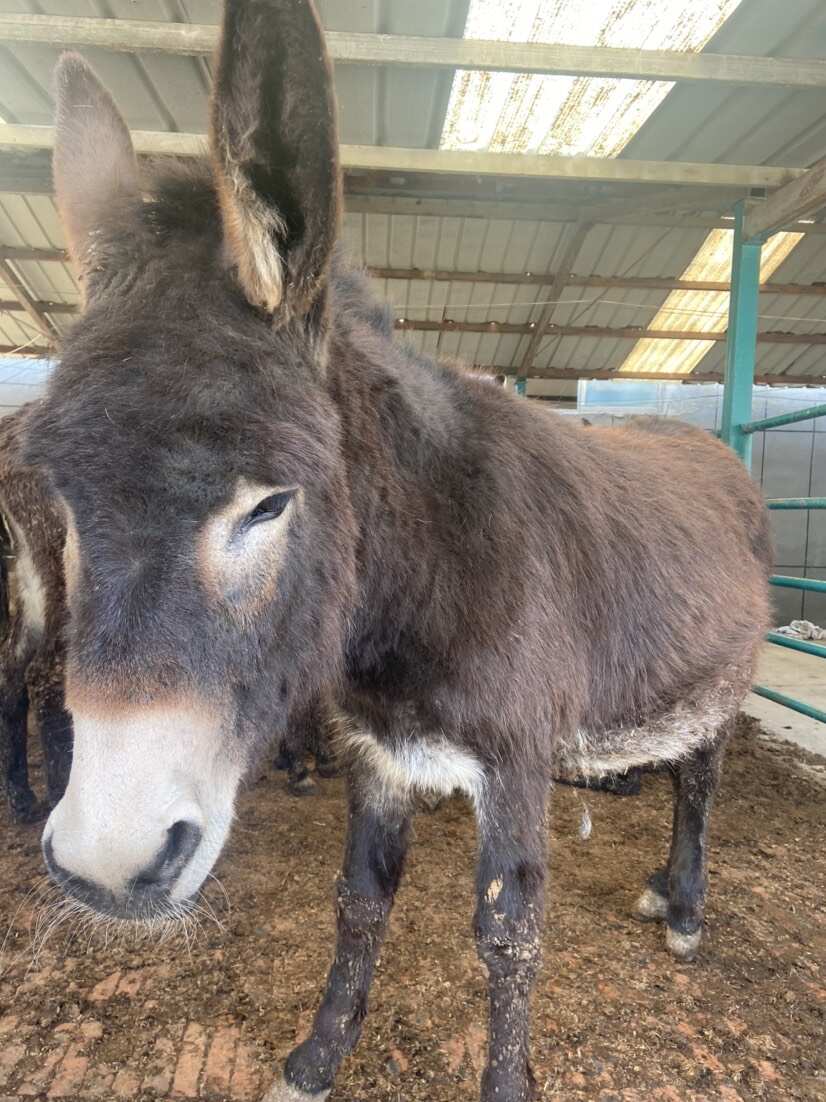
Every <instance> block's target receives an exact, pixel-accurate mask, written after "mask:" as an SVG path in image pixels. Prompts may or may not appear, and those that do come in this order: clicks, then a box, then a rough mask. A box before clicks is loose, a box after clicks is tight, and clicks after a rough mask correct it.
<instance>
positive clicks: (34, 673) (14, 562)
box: [0, 406, 72, 822]
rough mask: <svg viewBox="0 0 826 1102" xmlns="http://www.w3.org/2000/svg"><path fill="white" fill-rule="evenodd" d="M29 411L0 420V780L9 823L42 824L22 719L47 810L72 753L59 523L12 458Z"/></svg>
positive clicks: (42, 491) (40, 483) (38, 479)
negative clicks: (38, 763)
mask: <svg viewBox="0 0 826 1102" xmlns="http://www.w3.org/2000/svg"><path fill="white" fill-rule="evenodd" d="M33 408H34V406H24V407H23V408H22V409H20V410H18V411H17V412H15V413H13V414H10V415H9V416H7V417H3V418H2V419H0V556H2V557H0V616H1V617H2V624H0V777H2V781H3V786H4V788H5V793H6V798H7V800H8V804H9V813H10V816H11V818H12V820H13V821H16V822H31V821H33V820H35V819H38V818H41V817H45V809H44V807H43V805H42V804H40V803H38V801H37V800H36V799H35V795H34V792H32V789H31V786H30V784H29V769H28V727H29V716H30V715H33V716H34V718H35V721H36V723H37V727H38V729H39V734H40V741H41V744H42V746H43V765H44V772H45V775H46V804H47V805H48V806H49V807H54V805H55V804H56V803H57V801H58V800H59V799H60V797H61V796H62V795H63V792H64V790H65V788H66V782H67V780H68V778H69V764H70V762H71V753H72V724H71V720H70V719H69V716H68V713H67V712H66V710H65V708H64V706H63V627H64V621H65V618H66V602H65V598H64V592H63V562H62V557H63V537H64V526H63V517H62V514H61V510H60V506H59V504H58V503H57V502H56V501H54V500H53V497H52V494H51V492H50V490H49V488H48V486H47V485H46V483H45V480H44V479H43V477H42V474H41V473H40V472H39V471H37V470H35V469H34V468H32V467H28V466H26V465H25V464H24V463H23V462H22V461H21V455H20V449H21V445H22V438H23V429H24V425H25V421H26V417H27V416H28V413H29V412H30V411H31V409H33Z"/></svg>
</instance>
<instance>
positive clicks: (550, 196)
mask: <svg viewBox="0 0 826 1102" xmlns="http://www.w3.org/2000/svg"><path fill="white" fill-rule="evenodd" d="M319 6H320V9H321V14H322V18H323V21H324V23H325V26H326V27H327V29H328V31H329V32H332V33H331V35H330V42H331V48H332V52H333V54H334V57H335V58H336V85H337V92H338V98H339V103H340V114H341V136H342V142H343V143H344V146H345V148H344V151H343V163H344V165H345V169H346V201H347V214H346V217H345V221H344V237H345V241H346V243H347V246H348V248H349V250H350V252H351V254H352V256H353V258H354V260H355V261H357V262H358V263H362V264H365V265H367V266H368V267H369V268H370V269H371V272H372V273H373V276H374V279H375V282H376V286H377V290H378V292H379V294H380V295H382V296H383V297H384V298H386V299H387V301H389V302H390V303H391V304H392V305H393V308H394V312H395V315H396V317H397V324H398V326H399V329H400V330H403V337H404V339H407V340H409V341H411V342H412V343H413V344H414V345H416V346H417V347H419V348H422V349H424V350H427V351H429V352H432V353H442V354H444V355H448V356H458V357H460V358H462V359H465V360H467V361H469V362H472V363H477V364H481V365H485V366H489V367H496V368H497V369H499V370H502V371H505V372H507V373H509V374H513V375H523V376H527V377H529V379H530V380H531V382H530V383H529V389H530V390H533V391H535V392H539V391H543V392H544V393H546V394H553V395H557V396H560V397H564V396H568V397H570V396H572V395H573V394H574V393H575V390H576V378H577V376H578V375H579V374H581V373H588V374H594V373H605V372H619V373H620V374H634V373H638V372H640V371H645V372H658V373H662V372H665V373H666V374H667V373H670V372H674V371H676V372H680V371H691V372H692V373H693V374H694V375H695V376H696V377H705V376H707V375H714V374H719V373H720V371H721V370H722V363H723V358H724V355H725V352H724V349H725V344H724V340H723V339H722V338H723V337H724V335H725V309H726V299H727V296H726V292H725V290H724V289H722V290H721V289H720V284H725V282H726V280H727V271H726V265H725V263H723V264H722V267H721V264H720V256H721V249H722V251H723V253H724V252H725V249H726V248H727V242H726V238H727V237H728V236H730V234H729V232H728V227H730V226H731V211H732V207H733V204H734V202H735V201H737V200H738V199H747V200H749V201H752V202H754V203H760V202H765V199H764V197H765V196H766V195H770V194H772V193H773V192H775V191H776V190H778V189H779V188H781V187H782V186H783V185H784V184H786V183H787V182H789V181H792V180H793V179H794V178H795V177H796V176H798V175H799V174H800V170H803V169H806V168H808V167H809V166H811V165H813V164H815V163H816V162H818V161H819V160H821V159H822V158H823V157H824V156H826V107H825V106H824V105H826V95H825V94H824V93H826V62H823V61H818V60H817V59H819V58H824V57H826V9H825V8H824V5H823V4H822V2H821V0H796V2H795V3H794V4H778V3H777V2H776V0H739V2H738V0H702V2H699V0H697V2H695V3H694V4H692V5H686V4H685V3H682V2H681V3H675V2H673V0H595V2H594V3H593V4H588V5H583V4H582V3H581V2H580V0H496V2H495V3H493V2H492V0H417V2H416V3H415V4H411V3H409V0H321V2H320V5H319ZM3 9H4V12H5V14H0V116H2V120H3V122H4V124H5V125H3V126H0V280H1V281H2V286H0V298H1V299H2V304H0V346H2V347H3V349H4V351H6V352H7V353H8V352H10V351H11V350H19V352H20V353H22V354H28V353H31V352H32V351H35V352H36V351H37V350H39V349H44V348H47V347H49V346H50V345H51V344H52V343H53V342H57V341H59V336H60V334H61V333H62V332H63V331H65V328H66V326H67V325H69V324H70V323H71V318H72V310H73V308H74V306H75V305H76V303H77V301H78V292H77V287H76V285H75V282H74V280H73V277H72V274H71V271H70V269H69V268H68V266H67V265H66V264H65V262H64V261H63V259H62V258H61V254H60V249H61V248H62V246H63V241H62V237H61V232H60V227H59V224H58V220H57V216H56V212H55V208H54V204H53V201H52V198H51V194H50V192H51V184H50V173H49V167H48V146H49V144H50V140H51V138H50V131H49V130H48V129H46V128H48V127H49V125H50V123H51V119H52V97H51V92H50V81H51V71H52V69H53V66H54V62H55V60H56V57H57V55H58V53H59V49H60V46H61V45H71V46H76V47H77V48H80V49H81V51H82V52H83V53H84V55H85V56H87V57H88V58H89V60H90V61H91V62H92V63H93V64H94V65H95V67H96V68H97V70H98V72H99V73H100V75H101V77H102V78H103V80H104V82H105V83H106V84H107V86H108V87H109V88H110V89H111V90H112V91H113V92H114V93H115V95H116V98H117V100H118V103H119V105H120V107H121V109H122V110H123V112H124V114H125V116H126V118H127V121H128V122H129V124H130V126H131V127H133V128H134V130H136V131H140V132H143V133H142V134H141V135H139V137H140V140H141V142H142V143H143V145H144V148H147V149H157V148H173V149H175V148H179V149H181V150H182V151H183V152H188V151H189V152H191V151H192V149H193V148H195V147H197V145H198V142H197V141H193V139H192V138H191V137H190V135H198V134H201V133H202V132H203V129H204V125H205V120H206V97H207V93H208V88H209V82H210V64H209V60H208V57H209V50H210V48H211V46H212V44H213V43H214V40H215V34H216V32H215V24H216V23H217V22H218V20H219V17H220V4H219V3H218V2H217V0H5V3H4V4H3ZM583 11H587V13H588V16H589V18H588V19H587V20H583V19H582V18H581V13H582V12H583ZM577 13H579V17H578V14H577ZM503 28H504V29H505V30H504V31H503ZM503 33H507V35H508V36H509V38H510V39H511V41H510V43H509V45H508V46H506V47H505V46H502V45H501V43H499V42H494V43H490V42H484V41H480V39H484V38H486V37H487V38H490V37H491V36H492V35H496V36H501V35H502V34H503ZM467 34H470V35H473V39H472V41H463V40H462V36H463V35H467ZM525 42H530V43H532V45H530V46H525V45H524V43H525ZM545 42H550V43H552V45H551V46H544V45H543V43H545ZM94 43H98V44H97V45H95V44H94ZM101 44H103V45H101ZM560 47H563V48H560ZM677 51H681V52H677ZM784 59H790V62H791V63H788V61H785V60H784ZM486 65H492V66H496V67H499V68H501V69H504V70H505V71H503V72H499V73H495V74H493V75H491V73H490V72H489V71H488V70H486V69H485V66H486ZM462 66H468V67H469V68H463V67H462ZM509 68H512V69H517V70H520V69H521V70H524V69H526V68H540V69H544V72H545V75H541V76H535V75H531V74H530V73H525V72H523V74H522V75H521V76H516V77H514V76H513V75H512V73H509V72H508V71H507V70H508V69H509ZM559 72H561V73H563V74H570V75H563V76H560V75H550V74H557V73H559ZM575 73H580V74H582V73H584V74H586V75H584V76H583V75H580V76H576V75H574V74H575ZM632 75H639V76H641V77H648V78H650V77H677V78H679V79H677V80H665V79H657V80H651V79H645V80H643V79H638V80H631V79H628V78H629V77H630V76H632ZM597 157H598V158H600V159H599V160H596V159H595V158H597ZM560 158H561V159H560ZM824 205H826V200H824ZM806 218H807V221H806V222H805V223H803V224H801V223H799V222H797V223H794V224H791V223H790V224H789V225H788V226H786V228H787V229H790V230H791V229H793V230H795V231H796V232H798V233H800V231H805V233H804V234H802V236H799V237H797V236H795V237H787V238H784V237H782V236H778V237H777V238H776V239H774V240H775V243H776V247H775V250H774V261H773V262H772V263H771V264H770V265H769V266H770V267H772V269H773V270H771V272H769V270H768V267H764V276H765V277H766V279H767V281H768V285H767V288H766V292H765V293H764V294H763V295H761V300H760V308H761V315H762V318H761V325H760V328H761V331H762V333H763V338H762V339H761V341H760V343H759V344H758V357H757V375H758V376H766V377H774V376H778V375H784V376H786V377H787V378H791V379H794V380H797V379H802V378H808V377H811V378H813V379H815V378H817V379H820V378H821V377H823V376H826V369H824V367H823V365H822V362H821V360H822V357H821V352H822V351H823V345H824V344H826V286H822V285H820V281H821V280H823V278H824V271H823V267H824V266H823V263H822V261H821V254H822V252H823V248H822V246H823V245H826V241H824V240H823V235H824V234H826V223H824V222H822V221H820V220H819V219H820V218H821V214H820V212H818V211H816V210H814V211H808V212H807V214H806ZM715 229H716V230H717V231H718V232H717V237H716V240H715V239H712V241H711V242H710V243H709V236H710V235H712V234H714V232H715ZM704 245H705V246H706V249H707V255H706V253H703V252H702V250H703V247H704ZM767 251H768V250H767ZM681 279H690V280H692V281H694V282H695V283H696V282H697V281H699V282H700V284H701V287H700V288H689V289H685V288H683V289H681V290H679V291H676V292H675V290H674V287H675V284H676V283H678V281H679V280H681ZM707 284H710V285H711V286H706V285H707ZM715 285H716V286H715ZM772 288H776V290H774V291H773V290H772ZM652 330H653V331H655V332H657V333H660V332H662V331H663V330H665V331H666V333H668V332H670V333H671V339H665V338H664V337H658V338H656V339H653V340H649V341H646V342H645V344H644V345H642V346H640V345H639V344H638V340H639V337H640V334H643V333H646V332H650V331H652ZM708 330H711V334H710V336H711V337H712V338H714V339H709V340H703V341H700V340H699V339H698V336H699V335H702V333H703V332H704V331H705V332H708ZM675 334H676V335H675ZM30 370H31V371H37V372H40V374H38V375H36V376H33V377H32V380H33V382H34V386H33V387H32V392H36V390H37V386H38V385H39V381H40V378H41V375H42V369H41V368H40V367H37V368H35V367H34V366H32V367H31V368H30ZM4 371H5V372H6V373H7V374H8V373H11V376H10V377H11V378H12V379H13V380H14V381H15V386H16V387H17V390H16V391H15V393H18V392H19V391H20V387H21V386H25V385H28V384H27V382H26V372H27V368H26V365H25V363H23V365H22V366H20V363H19V361H16V362H15V364H14V365H13V366H12V365H6V367H5V368H4ZM550 376H557V377H555V378H553V377H550ZM559 376H562V377H559ZM2 390H3V387H2V375H0V404H3V402H4V399H3V394H2ZM16 400H17V399H16V398H14V399H10V400H9V401H8V402H5V404H13V402H15V401H16Z"/></svg>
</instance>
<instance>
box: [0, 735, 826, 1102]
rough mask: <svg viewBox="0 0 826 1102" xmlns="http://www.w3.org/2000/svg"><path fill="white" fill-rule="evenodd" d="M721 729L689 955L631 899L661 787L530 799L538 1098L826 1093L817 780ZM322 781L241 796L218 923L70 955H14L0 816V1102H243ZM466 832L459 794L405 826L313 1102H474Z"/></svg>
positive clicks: (267, 1072)
mask: <svg viewBox="0 0 826 1102" xmlns="http://www.w3.org/2000/svg"><path fill="white" fill-rule="evenodd" d="M756 736H757V731H756V728H755V725H754V724H753V723H751V721H745V720H744V721H742V722H741V724H740V728H739V731H738V734H737V736H736V738H735V739H734V740H733V743H732V746H731V750H730V753H729V756H728V760H727V766H726V770H725V778H724V784H723V790H722V794H721V797H720V799H719V803H718V806H717V808H716V812H715V818H714V829H713V845H712V850H711V888H710V895H709V904H708V918H707V932H706V938H705V941H704V943H703V947H702V949H701V953H700V956H699V958H698V960H697V961H696V962H695V963H694V964H678V963H676V962H675V961H673V960H672V959H671V958H670V957H669V956H668V955H667V953H666V950H665V945H664V935H663V931H662V928H661V927H659V926H657V925H651V924H644V923H640V922H638V921H637V920H635V919H634V917H633V904H634V900H635V898H636V896H637V894H638V893H639V891H640V888H641V887H642V885H643V883H644V881H645V878H646V876H647V874H648V873H649V872H651V871H652V869H653V868H654V867H655V866H656V865H657V864H659V863H660V862H661V860H662V857H663V854H664V850H665V847H666V842H667V837H668V833H669V820H670V791H669V785H668V781H667V779H666V778H663V777H658V776H650V777H646V778H645V780H644V782H643V792H642V795H641V796H640V797H637V798H626V799H618V798H616V797H612V796H609V795H602V794H594V793H587V794H586V796H585V798H586V799H587V804H588V806H589V809H590V814H591V817H592V820H593V832H592V834H591V837H590V839H589V840H588V841H582V840H581V838H580V836H579V831H578V827H579V822H580V817H581V812H582V807H583V794H582V793H579V792H578V791H576V790H573V789H570V788H565V787H561V786H560V787H559V788H557V790H556V793H555V796H554V811H553V822H552V856H551V877H550V886H549V921H548V924H547V933H546V936H545V954H544V956H545V960H544V966H543V969H542V973H541V977H540V980H539V982H538V984H537V989H536V997H535V1001H534V1058H535V1065H536V1071H537V1078H538V1080H539V1083H540V1087H541V1096H542V1098H543V1099H558V1100H562V1099H564V1100H566V1102H567V1100H574V1099H600V1100H603V1102H613V1100H629V1102H633V1100H637V1102H648V1100H649V1099H663V1100H666V1102H668V1100H671V1102H677V1100H683V1099H685V1100H705V1099H721V1100H725V1102H736V1100H737V1099H742V1100H748V1099H769V1100H773V1099H806V1100H814V1099H826V1034H825V1031H824V1017H825V1016H826V1015H825V1013H824V1012H825V1011H826V923H825V922H824V915H825V914H826V892H825V891H824V889H825V888H826V860H824V852H825V851H826V829H824V828H826V767H824V763H823V762H822V760H820V759H816V758H813V757H807V756H806V755H804V754H803V753H802V752H801V751H798V750H796V749H793V748H792V747H790V746H786V745H780V744H770V743H767V742H765V741H763V740H760V739H758V738H757V737H756ZM343 825H344V805H343V799H342V782H341V781H339V780H337V781H325V782H321V787H320V792H319V795H317V796H315V797H312V798H308V799H304V800H296V799H294V798H291V797H289V796H288V795H287V794H286V791H285V786H284V779H283V776H281V775H279V774H276V773H273V774H271V775H270V776H269V777H265V778H263V779H262V780H261V781H259V782H258V783H256V784H255V785H254V786H253V787H252V788H250V789H249V791H247V792H246V793H245V795H244V797H243V799H242V801H241V807H240V812H239V816H238V821H237V824H236V827H235V831H234V834H233V838H232V841H231V844H230V846H229V848H228V850H227V852H226V854H225V855H224V857H223V858H222V860H221V863H220V867H219V869H218V872H219V874H220V876H221V879H222V881H223V884H224V887H225V889H226V892H227V896H228V899H229V901H230V903H231V908H230V906H229V905H228V903H227V900H226V899H225V898H224V896H223V894H222V893H221V892H220V890H219V889H218V888H217V887H215V886H213V888H212V889H211V891H210V900H211V904H212V906H213V907H214V909H215V911H216V912H217V914H218V916H219V918H220V921H221V923H222V925H223V927H224V929H223V930H221V929H219V928H218V927H217V926H215V925H214V924H213V923H211V922H205V923H204V925H203V927H202V929H201V931H200V933H199V934H198V937H197V940H195V941H194V942H193V943H192V944H190V946H189V947H187V946H186V945H184V944H182V943H181V942H180V941H167V942H165V943H163V944H160V945H158V944H154V943H148V944H141V945H134V944H126V945H112V944H110V945H108V946H107V947H106V948H104V947H103V946H102V945H98V944H95V943H92V944H90V945H88V946H87V941H86V936H85V935H84V936H83V937H80V936H79V935H74V936H72V935H66V934H65V933H64V932H63V931H62V930H61V931H57V932H56V933H55V935H54V936H53V937H52V938H51V939H50V940H49V941H47V943H46V945H45V947H44V948H43V949H42V950H41V951H40V953H39V956H38V958H37V961H36V962H35V963H33V962H32V951H31V943H32V930H33V927H34V923H35V920H36V910H37V909H36V907H34V905H33V903H32V897H31V896H28V893H30V892H31V890H32V889H33V888H34V887H35V886H36V884H37V883H38V880H39V877H40V875H41V865H40V858H39V853H38V836H39V829H38V828H37V827H10V826H8V825H6V824H5V823H4V824H3V836H2V837H3V843H4V844H3V846H2V852H0V884H2V891H1V892H0V942H2V940H3V933H4V932H5V931H6V930H8V933H7V934H6V937H5V942H4V944H3V951H2V958H0V1102H12V1100H16V1099H24V1098H25V1099H31V1098H44V1099H45V1098H47V1097H48V1098H55V1097H57V1098H60V1097H63V1098H72V1099H92V1098H95V1099H109V1100H111V1099H113V1098H132V1099H135V1100H140V1102H150V1100H151V1102H158V1100H160V1099H163V1100H164V1102H168V1100H170V1099H177V1098H187V1097H189V1098H208V1099H212V1100H213V1102H226V1100H228V1099H236V1098H237V1099H248V1100H250V1102H252V1100H256V1099H258V1098H259V1096H260V1095H259V1092H260V1090H261V1089H262V1088H263V1086H265V1085H266V1084H267V1083H268V1082H269V1080H270V1079H271V1077H272V1073H273V1072H274V1070H275V1069H276V1068H277V1066H278V1064H279V1062H280V1061H281V1060H282V1059H283V1057H284V1056H285V1055H286V1053H287V1052H288V1051H289V1049H290V1048H291V1046H292V1045H293V1044H294V1043H295V1041H296V1039H297V1038H298V1037H300V1036H302V1035H303V1034H304V1032H305V1031H306V1029H307V1028H308V1025H309V1021H310V1018H311V1015H312V1011H313V1008H314V1006H315V1003H316V1001H317V998H318V995H319V991H320V988H321V985H322V982H323V977H324V974H325V972H326V968H327V964H328V961H329V957H330V952H331V947H332V936H333V922H332V907H331V900H332V891H333V883H334V879H335V876H336V872H337V869H338V862H339V856H340V851H341V843H342V831H343ZM473 855H474V829H473V821H472V817H471V814H470V812H469V810H468V808H467V807H466V806H465V805H464V804H463V803H461V802H459V801H451V802H449V803H447V804H445V805H443V806H442V807H441V808H440V809H439V810H438V811H437V812H436V813H435V814H433V815H421V816H419V817H418V819H417V822H416V830H415V845H414V848H413V852H412V855H411V860H410V864H409V869H408V874H407V877H406V881H405V884H404V886H403V888H402V891H401V893H400V897H399V900H398V903H397V906H396V909H395V911H394V914H393V919H392V927H391V931H390V934H389V937H388V940H387V942H386V944H385V948H384V951H383V954H382V960H381V964H380V967H379V969H378V974H377V979H376V982H375V984H374V987H373V994H372V1005H371V1013H370V1016H369V1017H368V1020H367V1023H366V1025H365V1029H364V1033H363V1035H362V1040H361V1043H360V1045H359V1048H358V1050H357V1052H356V1054H355V1056H354V1057H352V1058H351V1059H350V1060H349V1061H348V1062H347V1063H346V1066H345V1067H344V1069H343V1072H342V1074H341V1077H340V1079H339V1081H338V1084H337V1086H336V1088H335V1090H334V1091H333V1094H332V1095H331V1098H330V1102H374V1100H381V1102H461V1100H463V1099H470V1100H473V1099H474V1098H477V1097H478V1093H477V1092H478V1077H479V1073H480V1069H481V1066H482V1059H483V1051H484V1042H485V1015H486V990H485V980H484V975H483V972H482V970H481V967H480V965H479V964H478V962H477V958H476V954H475V951H474V947H473V943H472V939H471V936H470V918H471V914H472V910H473V899H472V884H473Z"/></svg>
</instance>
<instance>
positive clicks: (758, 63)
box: [0, 13, 826, 88]
mask: <svg viewBox="0 0 826 1102" xmlns="http://www.w3.org/2000/svg"><path fill="white" fill-rule="evenodd" d="M218 33H219V30H218V27H217V26H215V25H212V24H206V25H204V24H193V23H163V22H156V23H153V22H146V21H140V20H132V19H128V20H126V19H89V18H81V17H79V16H54V15H33V14H29V13H23V14H11V13H4V14H3V15H2V16H0V41H5V42H39V43H45V44H48V45H52V46H60V47H64V48H65V47H69V46H72V47H75V48H77V47H84V46H85V47H97V48H99V49H108V50H119V51H123V52H130V53H141V52H155V53H166V54H178V55H190V56H191V55H204V54H211V53H212V52H213V50H214V49H215V46H216V44H217V42H218ZM326 37H327V45H328V48H329V51H330V55H331V57H332V59H333V61H335V62H336V63H337V64H358V65H393V66H404V67H412V68H417V69H422V68H424V69H476V70H484V71H491V72H508V73H561V74H567V75H572V76H590V77H620V78H627V79H630V80H657V81H669V82H670V81H690V82H697V81H702V82H711V83H720V84H733V85H740V86H744V85H745V86H750V87H765V86H769V87H775V88H776V87H781V88H782V87H788V88H826V62H824V61H822V60H820V59H817V58H805V57H804V58H774V57H771V58H770V57H744V56H740V55H732V54H715V53H681V52H678V51H674V50H636V49H618V48H615V47H605V46H559V45H546V44H544V43H522V42H491V41H484V40H473V39H463V38H424V37H412V36H402V35H388V34H363V33H356V32H352V31H328V32H327V36H326Z"/></svg>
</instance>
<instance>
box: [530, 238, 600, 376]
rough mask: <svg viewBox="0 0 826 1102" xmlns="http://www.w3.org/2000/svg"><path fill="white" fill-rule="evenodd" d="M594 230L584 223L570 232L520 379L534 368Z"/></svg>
mask: <svg viewBox="0 0 826 1102" xmlns="http://www.w3.org/2000/svg"><path fill="white" fill-rule="evenodd" d="M592 229H593V226H592V225H591V224H590V223H589V222H582V223H580V225H578V226H573V227H571V229H570V230H569V231H568V241H567V242H566V244H565V248H564V251H563V253H562V257H561V259H560V261H559V268H558V269H557V272H556V275H554V276H552V277H551V282H550V289H549V291H548V301H547V302H546V303H545V304H544V305H543V307H542V310H541V311H540V314H539V319H538V320H537V321H536V322H534V323H533V330H532V332H531V335H530V339H529V340H528V347H527V348H526V349H525V354H524V356H523V357H522V363H521V365H520V368H519V375H520V378H523V379H524V378H527V376H528V374H529V373H530V369H531V368H532V367H533V363H534V360H535V359H536V356H537V353H538V352H539V347H540V345H541V344H542V341H543V340H544V339H545V336H546V334H547V332H548V326H549V324H550V321H551V319H552V318H553V314H554V310H555V309H556V308H557V306H558V305H559V299H560V297H561V296H562V292H563V291H564V290H565V287H566V285H567V283H568V278H569V276H570V273H571V272H572V271H573V267H574V265H575V264H576V261H577V257H578V256H579V254H580V252H581V251H582V246H583V245H584V244H585V239H586V238H587V236H588V234H589V233H590V232H591V230H592Z"/></svg>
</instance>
